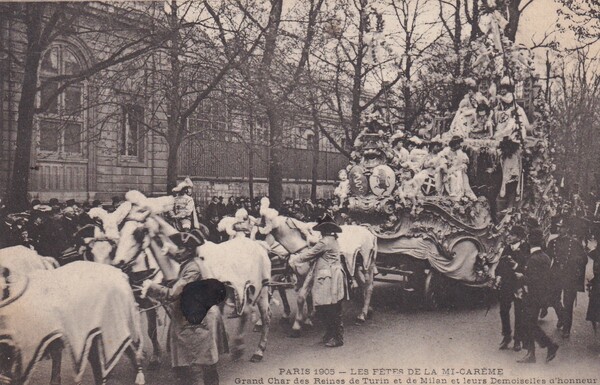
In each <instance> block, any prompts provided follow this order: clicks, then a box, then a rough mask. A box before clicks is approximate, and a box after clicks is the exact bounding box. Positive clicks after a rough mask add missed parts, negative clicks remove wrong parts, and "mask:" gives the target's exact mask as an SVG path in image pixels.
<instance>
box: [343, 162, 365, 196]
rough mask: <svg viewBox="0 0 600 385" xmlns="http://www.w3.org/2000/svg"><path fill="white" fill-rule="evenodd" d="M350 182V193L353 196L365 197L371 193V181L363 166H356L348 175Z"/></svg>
mask: <svg viewBox="0 0 600 385" xmlns="http://www.w3.org/2000/svg"><path fill="white" fill-rule="evenodd" d="M348 179H349V180H350V192H351V193H352V195H356V196H363V195H367V194H368V193H369V181H368V180H367V177H366V176H365V170H364V169H363V168H362V167H361V166H354V167H352V168H351V169H350V172H349V173H348Z"/></svg>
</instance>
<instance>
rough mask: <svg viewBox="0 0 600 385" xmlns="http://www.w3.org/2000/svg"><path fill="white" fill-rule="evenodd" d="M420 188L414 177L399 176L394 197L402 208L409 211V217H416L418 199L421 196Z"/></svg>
mask: <svg viewBox="0 0 600 385" xmlns="http://www.w3.org/2000/svg"><path fill="white" fill-rule="evenodd" d="M421 195H422V194H421V191H420V186H419V183H418V181H417V180H416V179H415V177H412V178H411V177H410V176H409V175H408V174H403V175H400V179H399V186H398V188H397V189H396V197H397V198H398V200H399V201H400V203H401V205H402V207H404V208H406V209H410V210H411V215H413V216H415V215H416V209H417V204H418V198H419V197H420V196H421Z"/></svg>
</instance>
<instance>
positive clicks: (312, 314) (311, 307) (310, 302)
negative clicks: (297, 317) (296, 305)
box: [304, 293, 315, 329]
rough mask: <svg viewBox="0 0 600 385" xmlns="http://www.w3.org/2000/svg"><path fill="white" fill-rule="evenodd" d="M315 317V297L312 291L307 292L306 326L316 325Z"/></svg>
mask: <svg viewBox="0 0 600 385" xmlns="http://www.w3.org/2000/svg"><path fill="white" fill-rule="evenodd" d="M314 317H315V307H314V305H313V297H312V294H311V293H307V294H306V317H305V319H304V327H306V328H309V329H310V328H312V327H313V326H314V324H313V321H312V319H313V318H314Z"/></svg>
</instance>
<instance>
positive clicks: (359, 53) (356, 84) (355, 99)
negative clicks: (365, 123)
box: [340, 0, 368, 142]
mask: <svg viewBox="0 0 600 385" xmlns="http://www.w3.org/2000/svg"><path fill="white" fill-rule="evenodd" d="M365 7H366V2H365V1H364V0H363V1H361V8H360V11H359V22H358V43H357V49H356V64H355V65H354V75H353V79H352V80H353V83H352V118H351V119H350V133H351V135H352V138H351V139H352V142H354V140H355V139H356V137H357V136H358V134H359V133H360V114H361V112H362V108H361V105H360V98H361V96H362V78H363V59H364V56H365V40H364V37H365V29H366V22H367V17H368V15H367V14H366V12H365ZM340 108H341V107H340Z"/></svg>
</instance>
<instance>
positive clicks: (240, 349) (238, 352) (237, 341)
mask: <svg viewBox="0 0 600 385" xmlns="http://www.w3.org/2000/svg"><path fill="white" fill-rule="evenodd" d="M249 312H250V306H246V307H245V309H244V311H243V312H242V314H241V315H240V317H239V318H240V322H239V323H238V329H237V335H236V336H235V338H234V340H233V348H232V349H231V359H232V360H233V361H237V360H239V359H240V358H242V355H243V354H244V329H245V328H246V322H247V321H248V316H249Z"/></svg>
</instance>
